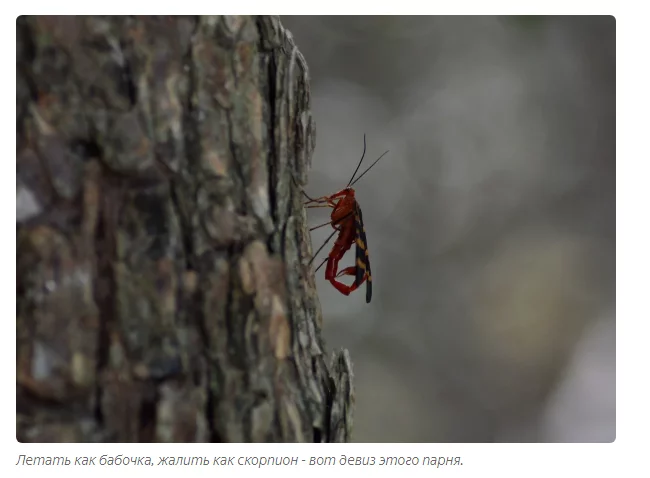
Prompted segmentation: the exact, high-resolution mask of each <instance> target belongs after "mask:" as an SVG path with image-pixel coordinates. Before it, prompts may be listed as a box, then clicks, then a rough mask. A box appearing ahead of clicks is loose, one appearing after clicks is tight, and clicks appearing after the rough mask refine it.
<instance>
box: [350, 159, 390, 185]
mask: <svg viewBox="0 0 650 478" xmlns="http://www.w3.org/2000/svg"><path fill="white" fill-rule="evenodd" d="M387 154H388V151H386V152H385V153H384V154H382V155H381V156H379V157H378V158H377V159H375V162H374V163H372V164H371V165H370V166H368V169H366V170H365V171H364V172H363V173H361V174H360V175H359V177H358V178H357V179H355V180H354V181H353V182H351V183H350V184H348V187H350V186H354V183H356V182H357V181H358V180H359V179H361V178H362V177H363V175H364V174H366V173H367V172H368V171H370V169H371V168H372V167H373V166H374V165H375V164H377V161H379V160H380V159H381V158H383V157H384V156H386V155H387ZM359 164H361V163H359Z"/></svg>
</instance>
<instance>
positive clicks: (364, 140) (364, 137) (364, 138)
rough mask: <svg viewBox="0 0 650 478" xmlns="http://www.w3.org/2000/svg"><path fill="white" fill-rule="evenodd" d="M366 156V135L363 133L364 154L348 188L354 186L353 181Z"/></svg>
mask: <svg viewBox="0 0 650 478" xmlns="http://www.w3.org/2000/svg"><path fill="white" fill-rule="evenodd" d="M365 155H366V133H363V154H362V155H361V159H360V160H359V164H357V169H355V170H354V173H353V174H352V177H351V178H350V181H348V185H347V186H346V188H349V187H350V186H351V185H352V184H354V183H353V182H352V180H353V179H354V176H356V174H357V171H359V168H360V167H361V163H362V162H363V158H364V157H365Z"/></svg>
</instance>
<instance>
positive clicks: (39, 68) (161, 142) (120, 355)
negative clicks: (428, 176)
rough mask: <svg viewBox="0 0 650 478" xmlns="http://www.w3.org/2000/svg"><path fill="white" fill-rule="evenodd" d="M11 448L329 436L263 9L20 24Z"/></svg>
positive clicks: (318, 344) (332, 425) (299, 99)
mask: <svg viewBox="0 0 650 478" xmlns="http://www.w3.org/2000/svg"><path fill="white" fill-rule="evenodd" d="M17 27H18V48H17V68H18V73H17V100H16V101H17V140H18V141H17V143H18V146H17V159H16V161H17V241H18V250H17V265H18V288H17V300H18V309H17V317H16V322H17V332H16V334H17V337H16V340H17V364H16V373H17V437H18V439H19V440H20V441H40V442H47V441H49V442H61V441H72V442H89V441H90V442H92V441H101V442H104V441H117V442H137V441H163V442H206V441H224V442H249V441H255V442H271V441H301V442H311V441H316V442H327V441H347V440H349V438H350V432H351V424H352V420H351V410H352V403H353V388H352V372H351V364H350V357H349V354H348V353H347V351H341V352H338V353H335V354H333V358H332V361H331V365H328V364H327V363H326V360H325V356H326V351H325V345H324V343H323V340H322V334H321V327H322V317H321V312H320V304H319V302H318V297H317V295H316V289H315V284H314V278H313V271H312V270H311V268H310V267H308V266H307V264H308V260H309V257H310V254H311V245H310V240H309V235H308V231H307V226H306V215H305V212H304V209H303V208H302V201H301V196H300V193H299V190H298V189H297V187H298V186H297V185H296V184H295V183H294V181H293V180H292V175H293V177H295V178H296V179H297V180H298V181H299V182H301V183H303V182H305V179H306V175H307V170H308V168H309V164H310V160H311V156H312V152H313V149H314V144H315V143H314V141H315V126H314V122H313V119H312V116H311V112H310V105H309V101H310V96H309V76H308V69H307V65H306V62H305V60H304V58H303V57H302V55H301V54H300V52H299V51H298V49H297V48H296V46H295V44H294V42H293V40H292V38H291V35H290V33H289V32H288V31H286V30H285V29H284V28H283V27H282V25H281V23H280V21H279V19H278V18H277V17H245V16H241V17H20V18H19V19H18V22H17Z"/></svg>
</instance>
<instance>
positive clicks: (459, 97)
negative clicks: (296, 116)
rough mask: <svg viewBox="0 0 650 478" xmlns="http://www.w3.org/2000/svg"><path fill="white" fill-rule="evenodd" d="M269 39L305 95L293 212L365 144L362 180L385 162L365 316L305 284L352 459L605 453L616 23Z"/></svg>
mask: <svg viewBox="0 0 650 478" xmlns="http://www.w3.org/2000/svg"><path fill="white" fill-rule="evenodd" d="M282 22H283V24H284V25H285V26H286V27H287V28H288V29H289V30H290V31H291V32H292V33H293V36H294V39H295V41H296V43H297V45H298V47H299V48H300V50H301V51H302V53H303V54H304V56H305V58H306V60H307V63H308V65H309V67H310V74H311V79H312V83H311V85H312V100H313V111H314V116H315V119H316V127H317V138H316V151H315V156H314V160H313V167H312V170H311V172H310V175H309V184H308V185H307V186H306V191H307V193H308V194H310V195H312V196H320V195H324V194H330V193H333V192H335V191H337V190H339V189H341V188H342V187H343V186H345V184H346V183H347V181H348V180H349V178H350V176H351V174H352V172H353V170H354V168H355V167H356V164H357V162H358V160H359V158H360V156H361V151H362V147H363V134H364V133H366V134H367V141H368V152H367V156H366V160H365V161H367V165H369V164H370V162H371V160H374V159H375V158H377V157H379V155H380V154H381V153H383V152H384V151H385V150H387V149H389V150H390V153H389V154H388V155H387V156H385V157H384V158H383V159H382V160H381V161H380V162H379V163H378V164H377V165H376V166H375V168H373V170H372V171H371V172H370V173H368V174H367V175H366V176H364V178H363V179H362V180H361V181H360V182H359V183H357V185H356V191H357V198H358V200H359V203H360V205H361V207H362V208H363V212H364V221H365V227H366V232H367V235H368V243H369V250H370V260H371V264H372V271H373V283H374V295H373V300H372V303H371V304H369V305H367V304H366V303H365V300H364V299H365V293H364V292H363V290H362V291H361V292H357V293H355V294H353V295H351V296H349V297H345V296H343V295H341V294H339V293H338V292H337V291H336V290H335V289H334V288H333V287H332V286H331V285H330V284H329V283H327V282H325V280H324V269H321V270H320V271H319V272H318V289H319V294H320V299H321V305H322V308H323V314H324V321H325V335H326V341H327V346H328V348H329V349H334V348H338V347H346V348H348V349H349V350H350V353H351V357H352V360H353V364H354V370H355V374H356V387H357V396H356V398H357V400H356V404H357V406H356V412H355V429H354V439H355V441H358V442H495V441H496V442H500V441H506V442H521V441H523V442H531V441H532V442H538V441H543V442H547V441H550V442H567V441H578V442H587V441H612V440H614V439H615V433H616V429H615V313H614V310H615V219H616V217H615V174H616V173H615V171H616V170H615V73H616V71H615V19H614V18H613V17H406V16H405V17H391V16H385V17H344V16H340V17H282ZM309 219H310V222H311V223H312V224H314V225H315V224H320V223H322V222H325V221H326V220H327V211H325V210H318V209H317V210H311V211H310V213H309ZM328 234H329V232H328V231H326V230H325V228H323V229H321V230H318V231H314V233H313V235H312V241H313V247H314V250H316V248H317V247H318V246H319V245H320V243H321V242H322V241H323V240H324V239H325V237H326V236H327V235H328ZM327 249H328V250H329V247H328V248H327ZM325 254H326V252H325V251H323V252H322V253H321V255H320V256H322V257H325ZM347 257H348V258H347V259H346V260H345V261H343V263H342V264H343V266H345V265H351V264H352V257H351V256H347ZM348 262H349V264H348Z"/></svg>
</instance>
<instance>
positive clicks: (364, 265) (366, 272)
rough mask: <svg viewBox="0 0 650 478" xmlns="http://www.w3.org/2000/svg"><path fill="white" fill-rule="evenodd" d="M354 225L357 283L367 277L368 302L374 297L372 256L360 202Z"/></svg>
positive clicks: (356, 209) (360, 282) (359, 283)
mask: <svg viewBox="0 0 650 478" xmlns="http://www.w3.org/2000/svg"><path fill="white" fill-rule="evenodd" d="M354 226H355V231H356V238H355V242H356V243H357V247H356V253H355V255H356V258H355V265H356V276H355V283H356V284H357V286H359V285H361V284H362V283H363V280H364V277H365V278H366V303H370V300H371V299H372V275H371V274H370V257H369V255H368V240H367V239H366V230H365V228H364V227H363V214H362V213H361V208H360V207H359V204H357V205H356V207H355V214H354Z"/></svg>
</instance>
